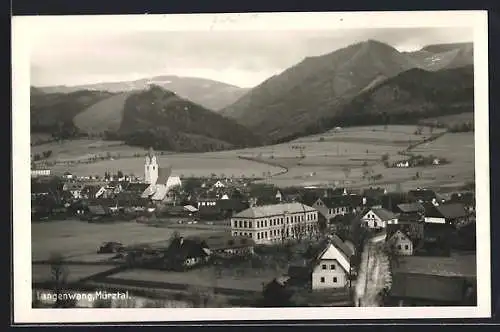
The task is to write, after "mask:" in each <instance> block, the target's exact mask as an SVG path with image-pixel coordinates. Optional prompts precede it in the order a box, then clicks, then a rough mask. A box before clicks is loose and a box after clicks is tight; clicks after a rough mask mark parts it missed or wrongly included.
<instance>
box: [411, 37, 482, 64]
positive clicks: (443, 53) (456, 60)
mask: <svg viewBox="0 0 500 332" xmlns="http://www.w3.org/2000/svg"><path fill="white" fill-rule="evenodd" d="M406 54H407V55H408V56H410V57H411V58H412V59H413V60H414V61H415V62H416V67H419V68H422V69H426V70H441V69H451V68H457V67H463V66H467V65H472V64H474V48H473V44H472V43H455V44H436V45H429V46H426V47H424V48H422V49H421V50H419V51H416V52H409V53H406Z"/></svg>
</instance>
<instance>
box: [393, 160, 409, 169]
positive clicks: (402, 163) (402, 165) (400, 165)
mask: <svg viewBox="0 0 500 332" xmlns="http://www.w3.org/2000/svg"><path fill="white" fill-rule="evenodd" d="M394 167H397V168H408V167H410V161H409V160H400V161H397V162H395V163H394Z"/></svg>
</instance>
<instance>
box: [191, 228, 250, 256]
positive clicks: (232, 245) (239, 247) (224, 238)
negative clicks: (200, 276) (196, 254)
mask: <svg viewBox="0 0 500 332" xmlns="http://www.w3.org/2000/svg"><path fill="white" fill-rule="evenodd" d="M200 240H201V241H202V242H203V243H204V244H206V246H207V248H208V249H209V250H210V253H211V254H212V255H215V256H218V257H222V258H227V257H233V256H245V255H251V254H253V252H254V246H255V242H254V241H253V240H252V239H249V238H248V237H244V236H231V234H228V233H227V234H226V233H222V234H212V235H209V236H206V237H203V238H201V239H200Z"/></svg>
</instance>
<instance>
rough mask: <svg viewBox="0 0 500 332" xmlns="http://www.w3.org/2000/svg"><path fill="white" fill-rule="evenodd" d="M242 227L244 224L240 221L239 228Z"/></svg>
mask: <svg viewBox="0 0 500 332" xmlns="http://www.w3.org/2000/svg"><path fill="white" fill-rule="evenodd" d="M242 225H243V222H242V221H241V220H240V221H239V222H238V226H239V227H240V228H241V227H242Z"/></svg>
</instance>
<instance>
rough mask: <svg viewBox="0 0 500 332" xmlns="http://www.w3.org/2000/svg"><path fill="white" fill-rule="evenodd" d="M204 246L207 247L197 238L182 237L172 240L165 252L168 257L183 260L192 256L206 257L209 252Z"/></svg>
mask: <svg viewBox="0 0 500 332" xmlns="http://www.w3.org/2000/svg"><path fill="white" fill-rule="evenodd" d="M204 248H206V247H204V246H203V244H202V243H201V242H200V241H199V240H197V239H193V238H182V237H181V238H177V239H173V240H172V243H171V244H170V245H169V246H168V248H167V250H166V253H165V254H166V256H167V257H170V258H176V259H181V260H185V259H186V258H190V257H206V256H208V253H207V251H205V250H204Z"/></svg>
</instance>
